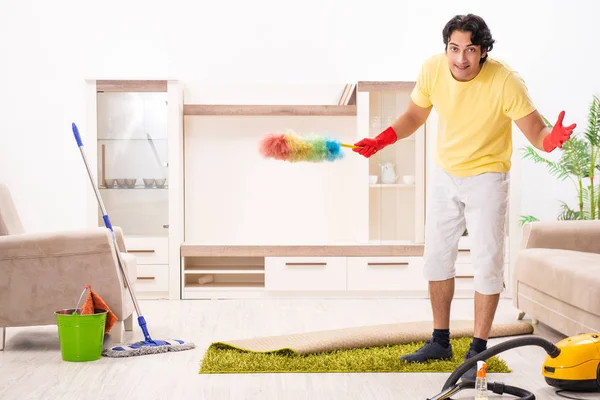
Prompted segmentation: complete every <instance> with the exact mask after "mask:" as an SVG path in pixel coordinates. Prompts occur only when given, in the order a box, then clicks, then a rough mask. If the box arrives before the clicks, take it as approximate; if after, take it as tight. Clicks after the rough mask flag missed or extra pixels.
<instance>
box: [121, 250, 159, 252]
mask: <svg viewBox="0 0 600 400" xmlns="http://www.w3.org/2000/svg"><path fill="white" fill-rule="evenodd" d="M127 252H128V253H154V250H127Z"/></svg>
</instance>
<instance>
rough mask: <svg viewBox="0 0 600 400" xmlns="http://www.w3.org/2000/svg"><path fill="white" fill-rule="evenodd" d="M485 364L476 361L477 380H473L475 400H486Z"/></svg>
mask: <svg viewBox="0 0 600 400" xmlns="http://www.w3.org/2000/svg"><path fill="white" fill-rule="evenodd" d="M486 368H487V364H486V363H485V362H484V361H477V378H476V379H475V400H488V391H487V375H486Z"/></svg>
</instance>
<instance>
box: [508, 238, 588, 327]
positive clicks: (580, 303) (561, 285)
mask: <svg viewBox="0 0 600 400" xmlns="http://www.w3.org/2000/svg"><path fill="white" fill-rule="evenodd" d="M515 270H516V271H515V279H516V281H517V282H523V283H526V284H527V285H529V286H531V287H534V288H536V289H537V290H539V291H541V292H543V293H546V294H548V295H549V296H552V297H554V298H556V299H559V300H562V301H564V302H566V303H568V304H571V305H572V306H574V307H577V308H580V309H583V310H586V311H588V312H590V313H592V314H595V315H600V301H598V299H600V254H596V253H585V252H580V251H572V250H560V249H540V248H537V249H536V248H533V249H523V250H521V251H520V252H519V255H518V256H517V260H516V264H515Z"/></svg>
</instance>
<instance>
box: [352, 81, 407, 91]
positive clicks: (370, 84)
mask: <svg viewBox="0 0 600 400" xmlns="http://www.w3.org/2000/svg"><path fill="white" fill-rule="evenodd" d="M415 85H416V82H412V81H408V82H392V81H388V82H377V81H361V82H358V89H357V90H358V91H359V92H394V91H406V90H412V89H413V88H414V87H415Z"/></svg>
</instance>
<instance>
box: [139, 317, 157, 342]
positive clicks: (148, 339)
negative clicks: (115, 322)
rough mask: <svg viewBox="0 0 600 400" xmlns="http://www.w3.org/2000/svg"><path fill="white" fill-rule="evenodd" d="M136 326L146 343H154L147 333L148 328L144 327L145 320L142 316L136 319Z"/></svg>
mask: <svg viewBox="0 0 600 400" xmlns="http://www.w3.org/2000/svg"><path fill="white" fill-rule="evenodd" d="M138 325H139V326H140V328H142V332H143V333H144V339H145V341H146V342H154V341H153V340H152V338H151V337H150V333H148V328H147V327H146V319H145V318H144V316H143V315H140V316H139V317H138Z"/></svg>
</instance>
